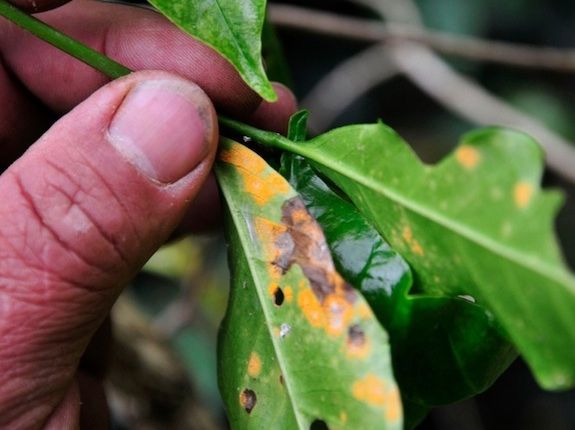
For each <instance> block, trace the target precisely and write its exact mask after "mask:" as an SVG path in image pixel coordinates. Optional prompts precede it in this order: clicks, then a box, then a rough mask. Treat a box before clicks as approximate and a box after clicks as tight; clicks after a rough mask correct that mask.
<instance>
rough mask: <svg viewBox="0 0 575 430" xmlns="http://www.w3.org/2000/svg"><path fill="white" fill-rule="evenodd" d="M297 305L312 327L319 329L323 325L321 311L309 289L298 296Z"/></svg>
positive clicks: (323, 319)
mask: <svg viewBox="0 0 575 430" xmlns="http://www.w3.org/2000/svg"><path fill="white" fill-rule="evenodd" d="M297 304H298V306H299V307H300V309H301V310H302V312H303V314H304V316H305V317H306V319H307V320H308V322H309V323H310V324H311V325H312V327H316V328H320V327H323V326H324V325H325V315H324V313H323V309H322V307H321V304H320V302H319V300H318V299H317V297H316V296H315V294H314V293H313V291H312V290H311V289H309V288H308V289H305V290H303V291H301V292H300V293H299V294H298V296H297Z"/></svg>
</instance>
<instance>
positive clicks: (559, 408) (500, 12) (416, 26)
mask: <svg viewBox="0 0 575 430" xmlns="http://www.w3.org/2000/svg"><path fill="white" fill-rule="evenodd" d="M382 15H383V16H384V17H385V19H384V21H383V22H380V24H378V25H376V26H375V27H378V26H379V29H377V31H375V30H374V28H375V27H374V26H373V25H372V24H373V23H374V20H379V19H381V16H382ZM357 20H361V21H357ZM270 21H271V22H272V23H275V29H276V34H277V39H278V40H279V43H280V44H281V46H282V47H283V52H284V61H283V62H282V61H278V59H277V58H273V57H270V58H268V57H267V55H266V60H268V61H267V63H268V64H267V65H268V68H269V69H270V72H271V74H272V75H274V76H275V78H276V79H280V80H283V81H285V82H288V83H289V85H290V87H291V88H292V89H293V90H294V92H295V93H296V95H297V97H298V100H300V103H301V105H302V107H305V108H308V109H309V110H310V111H311V119H310V128H311V131H312V133H320V132H323V131H325V130H328V129H331V128H334V127H337V126H341V125H344V124H350V123H365V122H374V121H376V120H377V119H382V120H383V121H384V122H385V123H386V124H388V125H390V126H391V127H393V128H394V129H395V130H396V131H398V133H399V134H400V135H402V136H403V137H404V138H405V139H406V140H407V141H408V142H409V143H410V144H411V145H413V147H414V149H415V150H416V152H417V153H418V154H419V155H420V157H421V158H422V159H423V160H424V161H426V162H430V163H432V162H435V161H437V160H439V159H441V158H442V157H443V156H444V155H445V154H446V153H448V152H449V151H450V150H451V149H452V148H453V147H454V146H455V145H456V144H457V142H458V140H459V138H460V136H461V135H462V134H464V133H466V132H467V131H469V130H471V129H473V128H475V127H477V126H478V125H481V124H501V125H507V126H511V127H514V128H518V129H520V130H524V131H527V132H529V133H530V134H532V135H534V136H535V137H537V138H538V140H540V141H541V142H542V143H543V144H544V145H545V146H547V147H548V151H549V152H552V153H553V154H558V155H557V156H555V158H554V159H553V160H551V161H552V163H550V164H551V165H550V166H549V168H548V169H547V171H546V173H545V176H544V185H545V186H546V187H554V188H560V189H562V190H563V191H564V193H565V196H566V203H565V207H564V208H563V210H562V211H561V213H560V214H559V217H558V221H557V235H558V238H559V240H560V242H561V246H562V248H563V251H564V254H565V256H566V259H567V261H568V264H569V265H570V266H571V268H573V267H574V266H575V163H572V160H573V158H569V157H573V154H575V144H571V142H575V97H574V95H575V25H574V24H575V3H574V2H573V1H571V0H506V1H504V2H502V1H496V0H419V1H414V2H412V1H410V0H409V1H406V0H357V1H348V0H346V1H344V0H331V1H329V2H325V1H323V2H322V1H315V0H307V1H282V2H281V3H280V2H276V1H271V2H270ZM383 23H385V27H383V26H382V25H381V24H383ZM323 27H325V29H323V30H322V31H320V30H321V29H322V28H323ZM268 36H269V35H268ZM270 40H271V39H270ZM376 40H379V42H376ZM485 41H505V42H509V43H512V44H513V46H511V47H510V48H511V49H510V50H507V49H508V48H509V47H508V46H501V45H497V44H495V45H494V44H491V43H487V44H486V43H484V42H485ZM517 44H527V45H529V47H528V48H527V49H523V50H522V48H519V49H517ZM428 48H433V49H431V50H430V49H428ZM542 48H558V49H562V51H558V52H557V53H555V52H553V51H549V50H544V51H542V50H541V49H542ZM570 49H573V50H572V51H569V50H570ZM268 50H269V48H268ZM268 53H269V52H268ZM265 54H266V53H265ZM554 54H556V55H554ZM278 63H279V64H278ZM562 148H563V149H562ZM565 148H567V149H566V150H564V149H565ZM562 151H563V152H562ZM565 154H566V155H565ZM227 289H228V274H227V262H226V249H225V245H224V241H223V236H222V234H221V232H214V233H213V234H211V235H206V236H202V237H193V238H186V239H183V240H181V241H179V242H177V243H175V244H173V245H170V246H169V247H166V248H164V249H162V250H161V251H160V252H159V253H158V254H156V255H155V256H154V257H153V258H152V260H151V261H150V262H149V263H148V265H147V266H146V268H145V270H144V271H143V272H142V273H141V274H140V275H139V276H138V277H137V278H136V279H135V280H134V282H133V284H132V286H131V287H130V288H129V289H128V290H127V291H126V293H125V294H124V295H123V296H122V297H121V299H120V300H119V302H118V304H117V305H116V307H115V309H114V313H113V324H114V333H115V337H116V342H115V345H114V348H113V355H114V361H113V362H114V365H113V367H112V369H111V372H110V377H109V380H108V383H107V390H108V395H109V400H110V403H111V408H112V413H113V416H114V421H115V428H116V429H122V430H123V429H129V430H131V429H144V430H145V429H202V430H203V429H225V428H226V420H225V414H224V412H223V409H222V405H221V401H220V399H219V394H218V389H217V381H216V340H217V330H218V325H219V323H220V321H221V318H222V317H223V314H224V312H225V307H226V301H227ZM574 311H575V310H574ZM566 347H573V346H569V345H566ZM419 428H420V429H425V430H427V429H438V430H439V429H441V430H451V429H457V430H459V429H466V430H479V429H526V430H527V429H533V430H542V429H546V430H547V429H549V430H562V429H575V391H572V392H564V393H549V392H544V391H542V390H540V389H539V388H538V387H537V385H536V383H535V382H534V380H533V378H532V377H531V375H530V373H529V371H528V369H527V368H526V366H525V365H524V364H523V363H522V362H521V361H520V360H518V361H517V362H516V363H515V364H514V365H513V366H512V367H511V368H510V369H509V371H508V372H507V373H506V374H504V375H503V376H502V377H501V378H500V379H499V381H498V382H497V383H496V384H495V385H494V386H493V387H492V388H490V389H489V390H488V391H487V392H485V393H484V394H482V395H480V396H477V397H476V398H474V399H470V400H466V401H463V402H460V403H457V404H454V405H450V406H446V407H442V408H438V409H436V410H434V411H433V412H432V413H431V414H430V415H429V417H428V418H427V419H426V420H425V421H424V422H423V423H422V424H421V425H420V427H419Z"/></svg>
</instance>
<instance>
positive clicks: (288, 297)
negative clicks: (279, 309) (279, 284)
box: [284, 287, 293, 303]
mask: <svg viewBox="0 0 575 430" xmlns="http://www.w3.org/2000/svg"><path fill="white" fill-rule="evenodd" d="M284 297H285V301H286V302H287V303H291V302H292V300H293V289H292V287H285V288H284Z"/></svg>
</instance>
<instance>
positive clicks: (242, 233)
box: [216, 168, 306, 430]
mask: <svg viewBox="0 0 575 430" xmlns="http://www.w3.org/2000/svg"><path fill="white" fill-rule="evenodd" d="M217 170H219V169H217V168H216V172H217ZM218 176H219V179H220V180H219V182H220V186H221V187H222V190H223V192H224V195H226V199H227V198H229V199H230V200H231V201H233V200H234V198H233V196H232V195H230V194H228V193H227V192H226V189H225V185H224V184H225V179H224V180H223V181H222V180H221V179H222V175H221V174H219V175H218ZM229 212H230V214H231V216H232V219H233V222H234V225H235V226H236V229H237V231H238V236H239V237H240V239H241V240H240V242H241V247H242V249H243V251H244V254H245V258H246V261H247V264H248V268H249V270H250V273H251V275H252V278H253V279H254V283H255V282H256V280H257V281H258V284H257V285H262V284H263V283H262V280H261V278H260V277H259V276H258V270H257V268H256V267H254V265H253V258H250V257H248V256H249V255H252V253H251V252H249V251H251V249H250V248H249V244H250V243H252V241H251V240H246V237H247V238H248V239H250V238H249V236H250V235H249V229H244V228H243V225H244V222H247V221H246V218H245V217H244V216H242V213H241V211H239V210H237V209H233V208H232V207H231V206H230V207H229ZM240 226H242V227H240ZM246 230H248V231H246ZM246 243H247V244H248V248H246V246H244V244H246ZM256 293H257V295H258V299H259V301H260V307H261V309H262V312H263V313H264V317H265V321H266V327H267V331H268V334H269V337H270V339H271V342H272V344H273V346H274V351H275V354H276V358H277V360H278V365H279V366H280V369H281V372H282V374H283V375H284V383H285V387H286V391H287V394H288V398H289V401H290V404H291V408H292V411H293V413H294V416H295V419H296V422H297V424H298V426H299V428H300V429H302V430H303V429H305V428H306V425H305V423H304V422H303V420H304V418H303V417H302V416H301V414H300V412H299V411H298V408H296V407H295V405H294V402H293V397H292V392H293V389H292V387H291V378H290V377H289V376H288V373H287V372H286V366H285V363H284V360H283V357H282V355H281V354H280V353H279V351H280V350H281V349H280V348H279V343H278V341H277V340H276V337H275V336H274V334H273V333H272V328H271V327H270V324H269V322H270V321H271V317H270V315H269V313H268V309H267V307H266V306H265V303H264V301H263V298H262V291H261V288H259V287H256Z"/></svg>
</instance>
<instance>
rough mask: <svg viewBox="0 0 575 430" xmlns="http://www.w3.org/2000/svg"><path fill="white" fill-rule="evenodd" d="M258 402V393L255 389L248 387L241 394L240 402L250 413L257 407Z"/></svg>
mask: <svg viewBox="0 0 575 430" xmlns="http://www.w3.org/2000/svg"><path fill="white" fill-rule="evenodd" d="M256 402H257V397H256V393H255V392H254V391H253V390H250V389H249V388H246V389H245V390H244V391H242V393H241V394H240V403H241V405H242V407H243V408H244V409H245V410H246V412H247V413H248V414H249V413H251V412H252V410H253V409H254V408H255V407H256Z"/></svg>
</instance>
